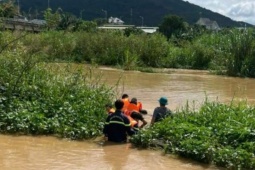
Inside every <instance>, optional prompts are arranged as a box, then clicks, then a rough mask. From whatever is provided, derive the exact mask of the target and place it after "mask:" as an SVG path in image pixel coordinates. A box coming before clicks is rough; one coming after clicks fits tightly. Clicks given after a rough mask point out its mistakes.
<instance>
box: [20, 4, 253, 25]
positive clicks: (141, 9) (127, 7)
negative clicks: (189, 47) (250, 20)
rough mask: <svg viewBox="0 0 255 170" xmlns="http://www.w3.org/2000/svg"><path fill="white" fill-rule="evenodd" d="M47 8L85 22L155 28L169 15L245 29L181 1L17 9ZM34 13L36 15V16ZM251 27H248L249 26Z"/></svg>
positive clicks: (33, 12)
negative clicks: (111, 19) (115, 19)
mask: <svg viewBox="0 0 255 170" xmlns="http://www.w3.org/2000/svg"><path fill="white" fill-rule="evenodd" d="M48 5H49V6H50V8H52V9H53V11H55V10H56V9H58V8H61V9H62V10H63V11H64V12H70V13H72V14H74V15H76V16H77V17H82V18H83V19H84V20H93V19H96V18H105V17H106V15H107V17H108V18H109V17H111V16H112V17H118V18H121V19H122V20H123V21H124V22H125V24H134V25H141V24H142V20H143V23H144V25H146V26H158V25H159V24H160V22H161V21H162V19H163V17H164V16H165V15H168V14H175V15H179V16H181V17H183V18H184V20H185V21H186V22H188V23H189V24H194V23H195V22H196V21H197V20H198V19H199V18H200V17H203V18H209V19H210V20H214V21H217V23H218V24H219V26H220V27H234V26H237V27H239V26H241V25H244V22H237V21H233V20H231V19H230V18H228V17H226V16H223V15H221V14H218V13H215V12H213V11H210V10H207V9H205V8H202V7H199V6H197V5H194V4H191V3H189V2H185V1H182V0H22V1H20V8H21V11H22V12H23V13H26V14H30V16H33V17H35V16H37V17H42V15H43V14H42V11H44V10H45V9H46V8H47V7H48ZM36 11H37V12H36ZM249 25H250V24H247V26H249Z"/></svg>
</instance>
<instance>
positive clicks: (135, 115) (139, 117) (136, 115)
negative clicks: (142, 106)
mask: <svg viewBox="0 0 255 170" xmlns="http://www.w3.org/2000/svg"><path fill="white" fill-rule="evenodd" d="M130 117H131V118H132V119H134V120H135V121H136V122H137V123H136V124H135V125H134V126H133V129H134V130H135V131H138V130H140V129H142V128H143V127H144V126H145V125H146V124H147V121H146V120H145V119H144V117H143V115H142V114H141V113H139V112H136V111H133V112H131V114H130ZM139 121H141V122H142V125H140V126H139Z"/></svg>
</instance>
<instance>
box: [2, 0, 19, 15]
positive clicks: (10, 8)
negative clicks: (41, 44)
mask: <svg viewBox="0 0 255 170" xmlns="http://www.w3.org/2000/svg"><path fill="white" fill-rule="evenodd" d="M18 13H19V9H18V7H17V6H16V5H15V4H14V1H6V2H1V3H0V17H7V18H13V17H14V16H15V15H17V14H18Z"/></svg>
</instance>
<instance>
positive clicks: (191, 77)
mask: <svg viewBox="0 0 255 170" xmlns="http://www.w3.org/2000/svg"><path fill="white" fill-rule="evenodd" d="M96 72H97V74H100V75H102V78H101V80H100V81H101V82H105V83H107V84H109V85H111V86H113V87H116V91H117V92H118V96H114V97H115V98H118V97H120V96H121V94H122V93H127V94H129V96H130V98H132V97H136V98H138V100H139V101H142V103H143V108H144V109H146V110H148V115H146V116H145V118H146V119H147V120H148V121H150V119H151V114H152V112H153V109H154V108H155V107H156V106H158V99H159V98H160V97H161V96H165V97H167V98H168V100H169V105H168V107H169V108H170V109H171V110H173V111H175V110H176V109H178V108H181V107H182V106H184V105H186V104H187V102H188V103H189V105H190V106H192V107H194V108H198V107H199V105H201V103H202V102H203V101H204V100H205V99H206V98H208V100H218V101H220V102H225V103H229V102H231V101H232V100H233V99H234V100H247V101H248V103H250V104H254V103H255V97H254V94H255V79H242V78H230V77H222V76H215V75H209V74H208V73H207V72H202V71H184V70H177V71H173V72H171V73H170V74H167V73H156V74H155V73H140V72H136V71H119V70H114V69H109V68H98V69H97V70H96ZM117 82H118V83H117ZM116 84H118V85H117V86H116ZM100 141H101V138H100V137H99V138H97V139H93V140H91V141H82V142H81V141H69V140H66V139H58V138H55V137H46V136H41V137H31V136H9V135H0V143H1V145H0V150H1V155H0V169H1V170H63V169H65V170H87V169H88V170H93V169H95V170H97V169H105V170H120V169H123V170H125V169H137V170H154V169H157V170H169V169H173V170H203V169H206V170H214V169H215V170H216V169H220V168H216V167H214V166H208V165H204V164H201V163H197V162H194V161H191V160H187V159H182V158H177V157H175V156H170V155H163V154H162V152H160V151H153V150H138V149H136V148H133V147H132V146H131V145H130V144H121V145H116V144H112V143H104V144H103V143H101V142H100Z"/></svg>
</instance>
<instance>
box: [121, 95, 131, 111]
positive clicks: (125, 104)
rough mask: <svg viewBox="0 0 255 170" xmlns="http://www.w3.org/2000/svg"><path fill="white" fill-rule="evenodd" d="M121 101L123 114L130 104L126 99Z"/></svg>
mask: <svg viewBox="0 0 255 170" xmlns="http://www.w3.org/2000/svg"><path fill="white" fill-rule="evenodd" d="M122 101H123V102H124V106H123V108H122V111H123V112H125V111H126V110H127V107H128V105H129V103H130V102H129V99H128V98H125V99H122Z"/></svg>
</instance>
